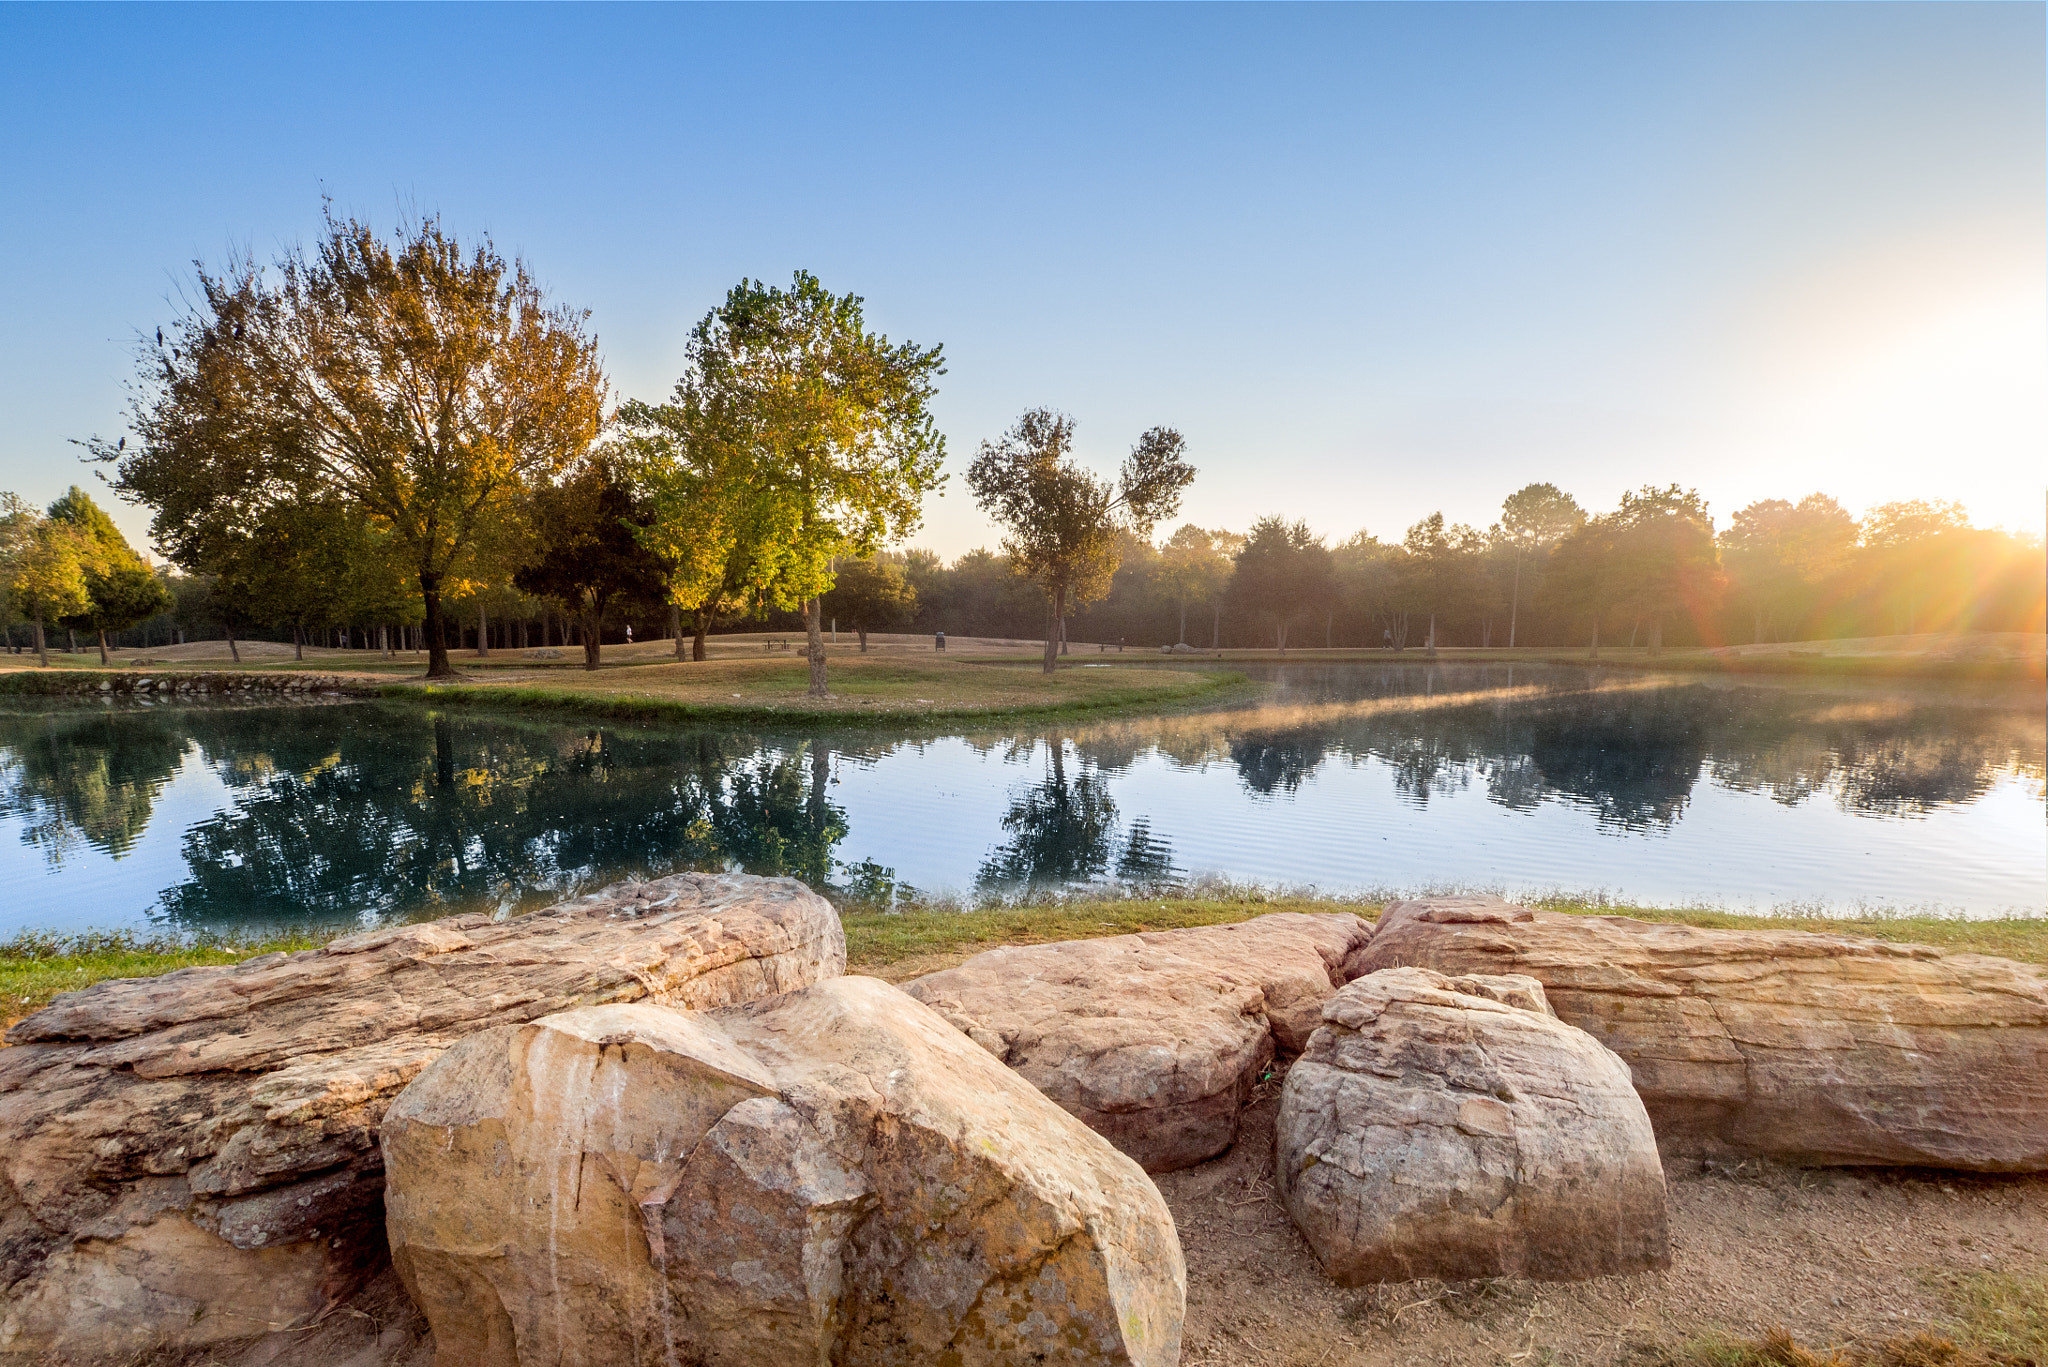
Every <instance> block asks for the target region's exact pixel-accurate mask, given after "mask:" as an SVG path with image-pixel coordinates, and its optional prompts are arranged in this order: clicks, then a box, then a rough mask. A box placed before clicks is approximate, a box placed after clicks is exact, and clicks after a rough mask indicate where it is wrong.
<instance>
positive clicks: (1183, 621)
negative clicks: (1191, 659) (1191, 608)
mask: <svg viewBox="0 0 2048 1367" xmlns="http://www.w3.org/2000/svg"><path fill="white" fill-rule="evenodd" d="M1173 639H1174V643H1175V644H1177V645H1186V644H1187V643H1188V600H1187V599H1185V598H1183V599H1181V600H1180V634H1179V635H1178V636H1176V637H1174V638H1173Z"/></svg>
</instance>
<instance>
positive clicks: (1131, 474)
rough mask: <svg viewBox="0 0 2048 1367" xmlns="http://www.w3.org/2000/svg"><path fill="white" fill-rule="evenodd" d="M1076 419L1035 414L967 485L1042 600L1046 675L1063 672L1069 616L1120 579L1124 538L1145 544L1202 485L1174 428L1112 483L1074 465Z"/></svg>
mask: <svg viewBox="0 0 2048 1367" xmlns="http://www.w3.org/2000/svg"><path fill="white" fill-rule="evenodd" d="M1073 444H1074V420H1073V419H1072V418H1070V417H1068V416H1067V415H1066V414H1064V413H1055V412H1053V411H1052V410H1051V409H1049V408H1034V409H1032V410H1031V411H1030V412H1028V413H1026V414H1025V415H1024V416H1023V417H1021V418H1019V419H1017V422H1016V425H1015V426H1013V427H1012V428H1011V429H1010V430H1009V431H1008V432H1006V433H1004V434H1003V435H1002V436H1001V437H1000V438H998V439H997V440H995V441H992V442H990V441H984V442H983V443H982V444H981V449H980V451H979V452H978V453H977V454H976V455H975V458H974V463H973V464H972V465H971V466H969V467H968V471H967V484H968V487H969V488H970V489H972V490H973V491H974V500H975V502H976V503H977V504H979V505H980V507H981V509H982V511H983V512H985V513H987V514H988V515H989V516H990V517H992V518H993V519H995V522H996V525H997V526H999V527H1001V528H1002V529H1003V532H1004V536H1003V550H1004V551H1005V552H1007V553H1008V555H1009V557H1010V568H1011V570H1012V571H1013V572H1014V573H1016V574H1019V575H1022V576H1024V577H1025V578H1028V579H1031V580H1033V581H1035V582H1036V583H1037V584H1038V586H1039V587H1040V588H1041V589H1042V590H1043V591H1044V593H1045V602H1046V633H1045V672H1046V673H1047V674H1050V673H1052V672H1053V670H1054V669H1055V668H1056V667H1057V662H1058V655H1059V648H1060V644H1061V642H1062V640H1063V638H1064V635H1065V625H1066V618H1067V614H1068V613H1069V612H1071V611H1073V610H1074V609H1075V608H1078V607H1080V606H1082V605H1083V604H1086V603H1090V602H1093V601H1095V600H1096V599H1098V598H1101V597H1102V596H1103V595H1104V594H1106V593H1107V592H1108V591H1109V587H1110V583H1111V581H1112V580H1113V579H1114V578H1115V576H1116V568H1117V564H1118V562H1119V559H1120V552H1121V548H1120V546H1119V544H1118V541H1117V534H1118V532H1120V531H1128V532H1130V533H1131V534H1132V535H1134V536H1138V537H1144V536H1147V535H1149V534H1150V533H1151V530H1152V528H1153V526H1154V525H1155V524H1156V523H1157V522H1158V521H1159V519H1161V518H1163V517H1171V516H1172V515H1173V514H1174V513H1175V512H1176V511H1177V510H1178V509H1179V508H1180V499H1181V491H1182V490H1184V489H1186V488H1187V486H1188V485H1189V484H1190V483H1191V482H1192V481H1193V480H1194V478H1195V467H1194V466H1192V465H1190V464H1188V463H1187V461H1186V460H1185V459H1183V456H1184V453H1185V452H1186V449H1187V443H1186V442H1185V441H1183V440H1182V439H1181V435H1180V433H1178V432H1176V431H1174V430H1173V429H1172V428H1170V427H1155V428H1153V429H1151V430H1150V431H1148V432H1146V433H1145V434H1144V435H1143V436H1141V437H1139V438H1138V444H1137V445H1136V446H1135V447H1133V448H1132V450H1131V454H1130V456H1129V457H1128V458H1127V459H1126V460H1125V461H1124V463H1123V467H1122V469H1121V470H1119V471H1118V474H1117V478H1116V479H1114V480H1107V479H1098V478H1096V477H1095V476H1094V475H1092V474H1090V473H1089V472H1088V471H1087V470H1085V469H1083V468H1081V467H1080V466H1079V465H1077V464H1075V463H1074V460H1073Z"/></svg>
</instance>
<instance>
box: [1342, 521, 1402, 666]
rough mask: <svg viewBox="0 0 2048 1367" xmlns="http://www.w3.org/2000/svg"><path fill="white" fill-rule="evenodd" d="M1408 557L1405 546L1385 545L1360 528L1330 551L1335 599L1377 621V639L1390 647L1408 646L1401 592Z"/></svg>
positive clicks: (1370, 620) (1370, 621)
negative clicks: (1334, 574)
mask: <svg viewBox="0 0 2048 1367" xmlns="http://www.w3.org/2000/svg"><path fill="white" fill-rule="evenodd" d="M1407 558H1408V552H1407V551H1406V550H1405V549H1404V548H1402V547H1400V546H1393V545H1388V544H1387V543H1385V542H1383V541H1381V540H1380V539H1379V538H1378V537H1376V536H1374V535H1372V533H1370V532H1368V531H1365V530H1364V529H1363V528H1361V529H1360V530H1359V531H1357V532H1355V533H1353V535H1352V536H1351V538H1350V539H1349V540H1348V541H1345V542H1344V543H1343V544H1342V545H1340V546H1338V547H1337V548H1336V549H1335V550H1333V551H1331V552H1330V563H1331V566H1332V568H1333V569H1334V570H1335V572H1336V575H1337V596H1338V600H1339V601H1340V602H1341V603H1343V605H1344V606H1345V607H1346V608H1347V609H1349V610H1350V611H1353V612H1356V613H1358V614H1360V615H1361V616H1363V617H1364V618H1365V619H1366V621H1367V622H1368V623H1370V624H1374V625H1377V626H1378V627H1379V628H1380V641H1381V642H1382V643H1383V644H1384V645H1385V646H1386V647H1387V648H1388V649H1390V650H1405V649H1407V647H1408V605H1407V599H1406V597H1405V595H1404V594H1403V592H1402V586H1403V585H1404V584H1405V583H1406V582H1407V572H1406V569H1405V562H1406V561H1407Z"/></svg>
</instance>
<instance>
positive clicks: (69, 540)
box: [7, 517, 98, 666]
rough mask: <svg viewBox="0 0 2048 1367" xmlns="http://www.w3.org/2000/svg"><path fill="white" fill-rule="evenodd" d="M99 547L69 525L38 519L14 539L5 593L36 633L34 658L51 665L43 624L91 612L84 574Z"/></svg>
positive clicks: (90, 598) (50, 519)
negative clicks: (9, 596)
mask: <svg viewBox="0 0 2048 1367" xmlns="http://www.w3.org/2000/svg"><path fill="white" fill-rule="evenodd" d="M97 549H98V548H97V547H96V546H95V545H94V544H93V543H92V541H91V540H90V539H88V538H87V537H86V535H85V534H84V533H83V532H81V531H79V530H78V528H76V527H74V526H73V525H71V524H70V523H68V522H60V521H58V520H57V519H55V518H48V517H41V518H34V520H33V521H32V522H30V523H29V524H28V525H27V526H26V527H25V528H21V529H19V530H18V531H17V532H16V535H15V550H14V552H13V554H12V555H11V556H10V558H9V562H8V565H7V588H8V592H9V593H10V595H11V596H12V598H13V601H14V604H15V607H16V609H17V610H18V611H19V612H20V613H21V614H22V615H23V616H24V617H26V618H28V619H29V621H30V622H31V623H32V624H34V627H35V643H36V657H37V658H38V659H39V660H41V661H42V662H43V664H44V665H46V666H47V665H48V664H49V663H50V649H49V641H48V636H47V631H46V626H45V624H46V623H48V622H50V621H53V620H61V619H62V618H66V617H76V616H78V615H79V614H81V613H84V612H86V611H88V610H89V609H90V608H91V607H92V594H91V592H90V591H89V590H88V589H87V587H86V571H87V570H88V569H89V568H91V567H92V566H93V565H94V564H95V561H94V556H95V555H96V553H97Z"/></svg>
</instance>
